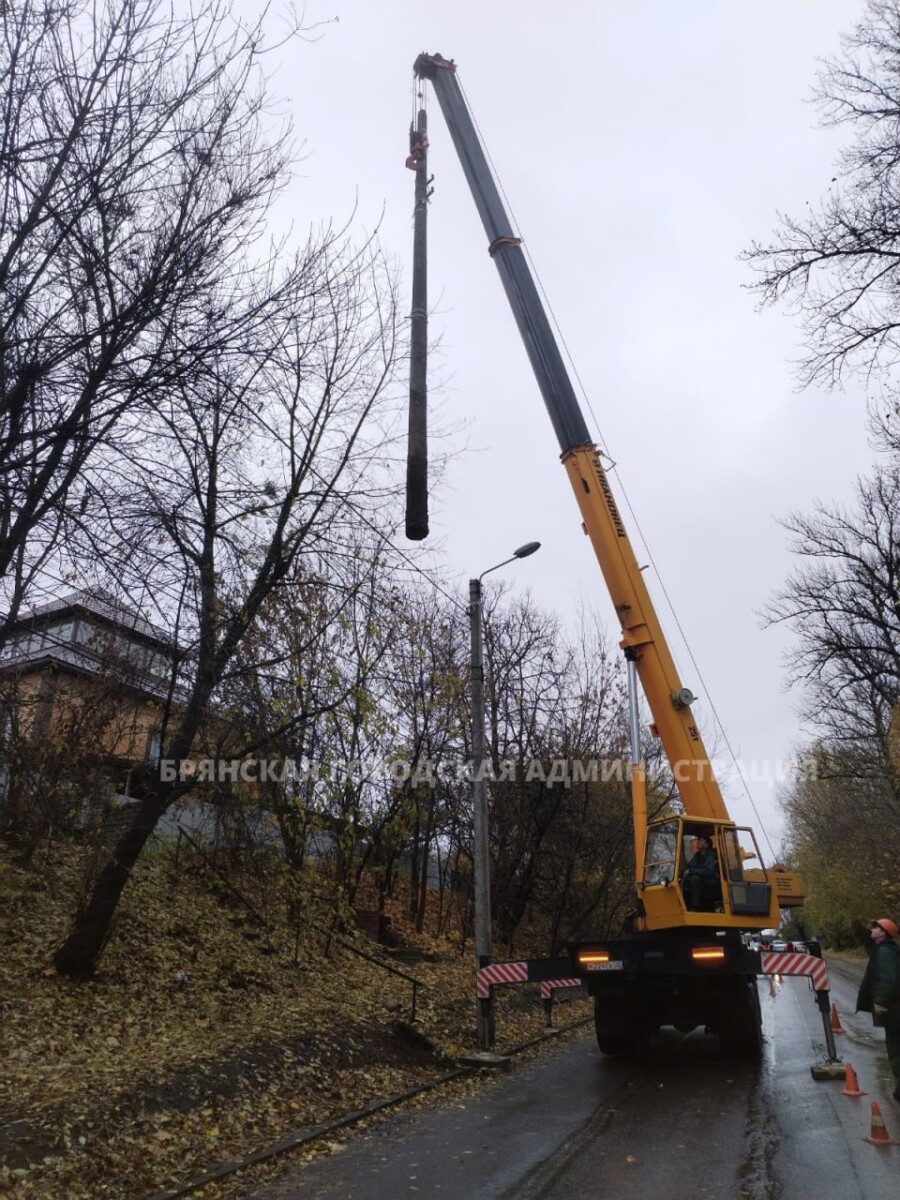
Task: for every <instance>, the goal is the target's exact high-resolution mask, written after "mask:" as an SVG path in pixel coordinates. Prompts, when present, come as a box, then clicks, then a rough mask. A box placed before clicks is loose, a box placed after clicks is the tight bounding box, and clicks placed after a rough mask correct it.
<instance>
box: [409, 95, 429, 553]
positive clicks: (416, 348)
mask: <svg viewBox="0 0 900 1200" xmlns="http://www.w3.org/2000/svg"><path fill="white" fill-rule="evenodd" d="M427 129H428V120H427V117H426V115H425V110H424V108H422V109H419V114H418V117H417V120H416V124H415V126H412V125H411V126H410V129H409V157H408V158H407V160H406V165H407V167H408V168H409V169H410V170H411V171H415V173H416V203H415V209H414V215H413V282H412V311H411V313H410V323H409V339H410V347H409V439H408V442H407V451H406V536H407V537H408V538H409V539H410V541H414V542H419V541H421V540H422V539H423V538H426V537H428V381H427V370H428V240H427V238H428V195H429V192H428V183H429V180H428V137H427Z"/></svg>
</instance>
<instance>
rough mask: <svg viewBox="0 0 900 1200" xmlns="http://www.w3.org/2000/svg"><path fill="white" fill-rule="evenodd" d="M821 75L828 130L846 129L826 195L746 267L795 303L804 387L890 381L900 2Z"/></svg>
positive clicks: (895, 307)
mask: <svg viewBox="0 0 900 1200" xmlns="http://www.w3.org/2000/svg"><path fill="white" fill-rule="evenodd" d="M841 40H842V49H841V53H840V54H839V55H837V56H835V57H834V58H832V59H830V60H828V61H826V62H825V64H824V65H823V68H822V71H821V72H820V76H819V82H818V86H817V89H816V92H815V99H816V100H817V102H818V105H819V108H820V111H821V113H822V122H823V124H824V125H825V126H830V127H839V128H840V127H846V128H847V129H848V130H849V131H851V133H852V135H853V140H852V142H850V144H849V145H848V146H847V147H846V148H845V149H844V150H843V152H842V154H841V156H840V158H839V160H838V163H837V167H836V174H835V176H834V178H833V179H832V180H831V185H830V187H829V189H828V191H827V194H826V195H825V196H824V198H823V199H822V200H820V201H819V202H818V203H817V204H815V205H810V206H809V207H808V209H807V211H806V212H805V213H804V214H803V215H802V216H782V217H781V221H780V226H779V228H778V230H777V233H776V234H775V235H774V236H773V237H772V239H771V240H769V241H767V242H762V243H754V244H753V245H752V246H751V248H750V250H749V251H748V252H747V254H746V256H745V257H746V259H747V260H748V261H749V262H750V263H751V264H752V265H753V266H754V267H755V268H757V269H758V271H759V272H760V278H759V281H758V283H757V284H756V285H755V286H756V289H757V291H758V293H759V295H760V296H761V298H762V301H763V303H766V304H771V303H774V302H776V301H778V300H782V299H784V300H787V301H789V302H792V303H793V305H794V307H795V309H796V310H797V311H798V312H799V313H801V314H802V316H803V319H804V324H805V328H806V331H807V334H808V341H807V355H806V359H805V362H804V364H803V371H802V379H803V381H804V382H807V383H808V382H811V381H813V380H815V381H819V382H827V383H834V382H836V381H837V380H838V379H840V378H841V376H842V374H843V372H844V371H845V369H847V368H861V369H863V370H864V371H865V372H866V373H867V374H868V373H871V372H874V371H877V370H883V371H890V370H892V369H893V368H894V367H895V366H896V364H897V358H898V352H900V72H898V68H897V64H898V58H900V0H869V3H868V5H867V7H866V10H865V13H864V15H863V16H862V18H861V19H860V20H859V21H858V23H857V24H856V26H855V28H854V29H853V31H852V32H851V33H850V34H848V35H846V36H845V37H843V38H842V39H841Z"/></svg>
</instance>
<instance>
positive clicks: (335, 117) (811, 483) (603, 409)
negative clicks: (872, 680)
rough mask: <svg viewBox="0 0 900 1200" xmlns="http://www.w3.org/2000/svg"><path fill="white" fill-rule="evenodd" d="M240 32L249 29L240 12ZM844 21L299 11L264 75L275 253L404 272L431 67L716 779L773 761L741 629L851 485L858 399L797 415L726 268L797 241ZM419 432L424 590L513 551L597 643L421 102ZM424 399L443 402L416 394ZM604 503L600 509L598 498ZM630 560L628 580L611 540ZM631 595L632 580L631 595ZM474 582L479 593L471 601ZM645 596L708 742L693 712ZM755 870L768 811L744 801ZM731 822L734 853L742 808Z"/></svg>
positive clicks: (516, 363)
mask: <svg viewBox="0 0 900 1200" xmlns="http://www.w3.org/2000/svg"><path fill="white" fill-rule="evenodd" d="M247 7H248V8H249V7H250V5H249V4H248V5H247ZM862 10H863V5H862V3H860V2H858V0H792V2H791V3H787V4H785V3H784V0H754V2H753V3H750V2H749V0H748V2H744V3H737V2H735V3H723V2H722V0H716V2H713V0H708V2H703V0H683V2H682V3H678V4H673V3H670V2H669V0H592V2H587V0H584V2H576V0H560V2H558V3H556V4H547V3H546V2H545V0H544V2H542V3H538V2H536V0H515V2H513V0H491V2H490V3H488V2H486V0H481V2H480V3H478V2H475V0H454V2H453V3H446V2H444V3H437V2H435V0H418V2H415V3H414V2H412V0H382V2H375V0H308V3H307V5H306V18H307V21H308V22H315V21H323V22H325V21H327V20H328V19H329V18H332V17H336V18H338V19H337V20H336V21H333V22H332V23H330V24H327V25H323V26H322V28H321V30H320V31H319V32H320V33H321V37H320V39H319V40H318V41H317V42H315V43H314V44H308V43H307V44H303V43H296V42H295V43H292V44H291V45H289V46H288V47H287V48H286V49H285V50H284V51H283V52H282V53H281V55H280V68H279V69H278V70H277V71H276V72H275V79H274V81H273V82H274V87H275V90H276V91H278V92H281V93H283V94H287V95H289V96H290V98H291V107H292V114H293V117H294V121H295V124H296V128H297V132H298V135H299V136H301V137H302V138H303V139H305V152H306V158H305V161H304V163H303V164H302V166H301V168H300V170H299V172H298V176H297V178H296V180H295V182H294V184H293V186H292V190H291V193H290V197H289V200H290V206H289V207H290V210H291V214H292V216H293V218H294V220H295V222H296V223H297V225H298V226H299V227H301V228H302V227H304V226H306V225H307V224H309V223H310V222H316V221H318V220H320V219H322V218H326V217H329V216H334V217H335V218H337V219H340V218H342V217H344V216H346V215H348V214H349V213H350V211H351V209H352V208H353V206H354V205H357V216H356V220H357V221H358V223H359V226H360V228H371V227H372V226H374V225H375V224H376V222H377V221H378V220H379V217H380V216H381V214H382V210H383V213H384V216H383V220H382V233H381V236H382V240H383V243H384V245H385V247H386V248H387V250H388V251H389V252H391V253H392V254H395V255H396V256H397V257H398V258H399V259H400V260H401V261H402V263H403V265H404V271H405V286H406V287H407V288H408V283H409V269H408V264H409V263H410V262H411V238H412V225H411V212H412V189H413V175H412V173H411V172H409V171H407V170H406V169H405V168H404V159H405V157H406V154H407V129H408V125H409V120H410V114H411V111H412V92H411V87H412V71H411V67H412V62H413V59H414V58H415V56H416V54H417V53H418V52H419V51H422V50H426V51H429V52H435V51H439V52H440V53H442V54H443V55H444V56H445V57H448V58H454V59H455V60H456V62H457V64H458V66H459V71H460V80H461V82H462V85H463V87H464V89H465V91H466V93H467V95H468V98H469V102H470V104H471V108H472V111H473V114H474V117H475V120H476V121H477V123H478V125H479V127H480V129H481V132H482V134H483V137H484V139H485V143H486V146H487V148H488V151H489V153H490V154H491V156H492V158H493V161H494V164H495V167H496V170H497V173H498V177H499V180H500V183H501V185H502V187H503V188H504V190H505V192H506V194H507V195H508V197H509V200H510V203H511V207H512V212H513V216H514V221H515V223H516V225H517V227H518V231H519V233H520V234H521V235H522V236H523V237H524V238H525V241H526V243H527V246H528V249H529V252H530V255H531V257H532V259H533V261H534V263H535V265H536V267H537V270H538V272H539V275H540V278H541V280H542V282H543V285H544V287H545V289H546V291H547V293H548V296H549V298H550V302H551V305H552V308H553V311H554V313H555V315H556V318H557V320H558V322H559V325H560V327H561V329H562V332H563V335H564V337H565V340H566V343H567V344H568V347H569V349H570V351H571V354H572V359H573V361H574V363H575V365H576V367H577V371H578V374H579V376H580V378H581V380H582V382H583V384H584V389H585V392H586V394H587V397H588V399H589V402H590V408H591V410H592V412H593V414H596V420H595V419H594V416H592V415H591V413H590V412H588V414H587V417H588V425H589V427H590V428H591V430H592V432H593V433H594V434H595V436H597V437H598V439H599V438H602V439H603V441H604V443H605V445H606V446H607V447H608V449H609V452H610V453H611V455H612V457H613V458H614V459H615V460H616V462H617V463H618V468H619V471H618V474H619V477H620V479H621V481H622V482H623V483H624V487H625V489H626V491H627V494H628V499H629V500H630V502H631V504H632V506H633V507H634V510H635V513H636V514H637V518H638V520H639V522H640V527H641V530H642V531H643V534H644V535H645V536H646V539H647V542H648V544H649V546H650V550H651V553H652V555H653V558H654V561H655V563H656V566H657V567H658V569H659V575H660V577H661V579H662V580H663V581H664V583H665V586H666V589H667V590H668V593H669V595H670V596H671V599H672V601H673V604H674V606H675V609H676V611H677V613H678V617H679V620H680V622H681V625H682V626H683V628H684V630H685V633H686V635H687V637H688V640H689V642H690V645H691V648H692V651H693V653H694V655H695V657H696V660H697V662H698V664H699V667H700V670H701V672H702V673H703V678H704V680H705V683H706V685H707V686H708V689H709V694H710V696H711V697H712V700H713V702H714V703H715V705H716V708H717V709H718V712H719V715H720V716H721V718H722V721H723V724H724V727H725V730H726V732H727V734H728V737H729V739H730V741H731V744H732V746H733V748H734V750H735V752H736V754H737V755H738V756H739V757H740V758H741V759H742V760H746V761H747V762H753V761H762V760H772V759H779V758H784V757H785V756H787V755H788V754H789V752H790V749H791V747H792V745H793V744H794V743H795V741H796V740H797V738H798V737H799V736H800V728H799V724H798V720H797V717H796V715H795V713H794V711H793V700H792V697H791V696H790V695H786V694H785V692H784V672H783V669H782V665H781V656H782V654H783V652H784V650H785V648H786V647H787V646H788V645H789V638H788V636H787V635H786V634H785V633H784V632H782V631H780V630H773V629H769V630H763V629H762V628H761V627H760V623H759V619H758V615H757V614H758V613H759V610H760V609H761V608H762V607H763V606H764V605H765V603H766V600H767V598H768V597H769V596H770V595H771V594H772V592H773V590H774V589H776V588H777V587H778V586H779V585H780V584H781V583H782V581H783V579H784V577H785V575H786V572H787V571H788V569H789V568H790V565H791V560H790V556H789V554H788V552H787V538H786V535H785V533H784V531H783V530H782V529H781V527H780V526H779V525H778V523H777V518H778V516H779V515H780V514H785V513H786V512H788V511H789V510H792V509H798V508H799V509H809V508H810V507H812V506H813V505H814V504H815V503H816V501H817V499H821V500H824V501H828V502H833V501H840V500H843V499H847V498H849V497H850V495H851V489H852V485H853V480H854V478H855V477H856V475H857V474H859V473H860V472H864V471H866V470H867V469H868V466H869V464H870V463H871V461H872V455H871V452H870V451H869V449H868V446H867V442H866V432H865V397H864V395H863V393H862V391H861V390H852V389H848V390H847V391H845V392H840V393H834V394H828V393H824V392H822V391H821V390H809V391H806V392H803V393H799V394H798V393H797V391H796V389H795V386H794V380H793V373H792V367H791V362H792V360H794V359H796V358H797V356H798V353H799V346H800V340H801V339H800V331H799V328H798V326H797V324H796V322H795V321H794V320H793V319H792V318H791V316H790V315H789V314H787V313H785V312H784V311H777V312H768V313H766V314H763V315H759V314H757V313H756V311H755V303H754V299H753V297H752V296H751V295H750V294H749V293H748V292H747V291H746V290H744V289H743V288H742V285H744V284H746V283H747V282H748V281H749V279H750V274H749V271H748V268H747V267H745V266H744V265H742V264H741V263H740V262H739V261H738V255H739V254H740V252H741V251H742V250H743V249H746V248H747V247H748V245H749V243H750V241H751V239H753V238H754V237H756V238H762V239H764V238H765V237H766V236H767V235H768V234H769V232H770V231H771V229H772V227H773V225H774V222H775V214H776V210H778V209H781V210H784V211H787V212H795V213H799V212H801V211H802V209H803V207H804V205H805V204H806V203H807V202H813V203H814V202H815V201H816V200H817V198H818V197H819V196H820V195H821V194H822V193H823V191H824V190H825V188H826V187H827V185H828V183H829V181H830V179H831V177H832V175H833V174H834V171H833V169H832V166H833V160H834V155H835V150H836V148H837V145H838V144H839V143H838V141H837V140H836V137H835V135H834V134H833V133H826V132H823V131H821V130H819V129H818V128H817V113H816V110H815V109H814V107H813V106H812V104H811V103H810V102H809V96H810V89H811V85H812V82H813V80H814V78H815V73H816V59H817V57H821V56H823V55H827V54H831V53H833V52H834V51H836V50H837V48H838V34H839V32H840V31H846V30H848V29H849V28H850V26H851V25H852V23H853V21H854V19H855V18H856V17H857V16H858V15H859V14H860V13H861V12H862ZM429 118H430V120H429V131H430V141H431V149H430V159H429V167H430V170H431V171H432V172H433V173H434V176H435V184H434V188H435V191H434V197H433V201H432V205H431V211H430V225H429V238H430V254H429V257H430V300H431V305H432V307H433V309H434V310H435V311H433V313H432V317H431V322H430V333H431V336H432V338H439V339H440V349H439V352H438V353H437V354H435V355H434V357H433V359H432V366H431V382H432V393H431V403H432V407H433V417H432V419H433V420H434V421H436V422H439V423H440V422H443V423H444V424H459V423H460V422H461V423H463V426H464V429H463V431H462V432H460V433H459V434H458V435H456V436H455V438H454V440H453V442H452V446H454V447H457V448H458V447H464V446H465V447H467V449H466V450H465V452H464V453H460V454H459V455H458V456H457V457H456V458H455V459H454V460H453V461H452V463H451V465H450V468H449V473H448V478H447V480H446V481H445V483H444V485H443V486H442V487H441V489H440V491H438V492H435V493H433V494H432V499H431V505H432V529H433V532H434V535H435V537H436V538H437V539H438V540H439V541H441V542H442V544H443V547H444V551H445V554H446V561H447V562H448V564H449V571H450V577H451V578H454V579H457V580H458V581H459V583H460V585H461V586H462V585H463V584H464V582H465V580H466V579H467V578H468V577H469V576H470V575H472V574H478V573H480V572H481V571H482V570H484V569H485V568H486V567H488V566H490V565H491V564H493V563H495V562H497V561H499V560H500V559H502V558H504V557H505V556H506V555H507V554H508V553H509V552H510V551H511V550H512V549H513V548H514V547H515V546H517V545H519V544H521V543H522V542H525V541H529V540H532V539H537V540H539V541H541V542H542V543H543V548H542V550H541V551H540V553H539V555H537V556H535V557H533V558H531V559H528V560H527V561H524V562H521V563H518V564H516V565H515V566H514V567H510V568H508V570H507V573H506V575H507V578H508V579H510V581H515V584H516V586H521V587H525V586H527V587H529V588H530V589H531V591H532V593H533V595H534V597H535V599H536V600H537V601H538V602H539V603H540V604H541V605H543V606H546V607H547V608H551V609H554V610H556V611H557V612H559V613H560V614H561V615H562V616H563V617H565V618H567V619H568V618H571V617H572V616H573V614H574V613H575V611H576V609H577V606H578V604H579V603H581V602H587V603H589V604H590V606H591V607H593V608H595V609H596V610H597V611H598V612H599V613H600V614H601V615H602V616H603V617H604V618H606V619H607V621H608V625H609V629H610V632H611V634H612V635H615V636H616V640H617V628H616V623H615V620H614V617H613V614H612V611H611V606H610V603H609V600H608V597H607V594H606V592H605V588H604V585H603V581H602V577H601V575H600V572H599V569H598V567H597V565H596V563H595V561H594V558H593V554H592V552H591V549H590V546H589V544H588V542H587V540H586V539H585V538H584V536H583V534H582V532H581V527H580V520H579V516H578V512H577V509H576V507H575V501H574V499H573V497H572V496H571V493H570V490H569V485H568V482H567V480H566V477H565V474H564V471H563V469H562V467H561V466H560V465H559V462H558V455H557V447H556V441H555V438H554V436H553V433H552V430H551V427H550V423H549V420H548V418H547V415H546V413H545V410H544V407H543V404H542V402H541V399H540V396H539V393H538V391H537V387H536V385H535V383H534V381H533V379H532V376H531V373H530V369H529V367H528V364H527V361H526V358H525V354H524V351H523V349H522V347H521V345H520V343H519V340H518V334H517V332H516V329H515V326H514V323H513V320H512V317H511V315H510V313H509V311H508V309H507V306H506V302H505V299H504V297H503V293H502V290H501V287H500V283H499V280H498V278H497V276H496V271H495V268H494V267H493V265H492V263H491V261H490V259H489V257H488V255H487V254H486V252H485V238H484V234H483V232H482V230H481V227H480V223H479V221H478V218H477V215H476V212H475V208H474V205H473V203H472V201H471V199H470V197H469V194H468V192H467V189H466V186H465V183H464V181H463V179H462V174H461V171H460V169H459V166H458V163H457V161H456V157H455V154H454V151H453V149H452V145H451V143H450V139H449V136H448V135H447V133H446V130H445V127H444V125H443V121H442V118H441V116H440V112H439V109H438V105H437V102H436V101H435V100H434V98H433V97H432V98H431V101H430V103H429ZM438 383H440V385H441V386H440V388H439V389H438V387H437V385H438ZM616 486H617V487H619V484H618V482H617V483H616ZM629 528H630V531H631V533H632V536H633V538H634V540H635V543H636V548H637V553H638V557H639V559H640V560H641V561H642V562H643V561H646V553H645V551H644V550H643V549H642V547H641V541H640V538H639V536H638V533H637V530H636V529H635V527H634V522H633V520H631V518H630V517H629ZM649 574H650V573H649V572H648V575H649ZM497 578H498V576H493V577H492V579H497ZM649 582H650V584H651V588H652V589H653V590H654V595H655V596H656V598H657V600H658V603H659V608H660V614H661V617H662V621H663V625H664V627H665V628H666V630H667V633H668V634H669V636H670V639H671V642H672V648H673V651H674V653H675V656H676V660H677V662H678V664H679V668H680V670H681V673H682V676H683V679H684V683H685V684H686V685H687V686H689V687H690V688H691V689H692V690H693V691H694V692H695V693H697V694H698V695H699V696H700V700H699V702H698V704H697V705H696V706H695V711H696V713H697V714H698V715H699V716H700V717H701V718H702V720H703V723H704V728H705V730H706V736H707V739H708V741H712V740H713V737H714V732H713V726H712V719H711V714H710V704H709V698H708V696H707V695H706V693H705V690H704V688H703V686H702V684H701V682H700V680H699V679H698V678H697V674H696V672H695V670H694V668H693V666H692V665H691V663H690V661H689V659H688V656H687V653H686V651H685V649H684V646H683V644H682V643H681V641H680V639H679V638H678V636H677V631H676V628H675V624H674V621H673V618H672V616H671V614H670V613H669V611H668V609H667V606H666V604H665V603H664V602H663V600H662V597H661V596H660V593H659V588H658V586H657V580H655V579H653V578H651V579H650V580H649ZM751 791H752V792H753V794H754V797H755V799H756V801H757V804H758V806H759V808H760V811H761V813H762V815H763V817H764V823H765V826H766V829H767V831H768V833H769V836H770V838H772V840H773V841H775V840H776V839H777V837H778V836H779V834H780V829H781V820H780V815H779V814H778V813H777V811H776V808H775V805H774V803H773V794H774V788H773V785H772V784H770V783H767V782H765V781H759V782H755V783H751ZM727 793H728V797H729V802H730V804H731V809H732V815H733V816H734V817H736V818H737V819H739V820H741V821H748V822H749V823H751V824H754V825H755V824H757V821H756V819H755V817H754V816H753V814H752V811H751V809H750V806H749V803H748V802H747V800H746V797H745V795H744V793H743V791H742V789H741V788H739V787H737V786H730V787H728V789H727Z"/></svg>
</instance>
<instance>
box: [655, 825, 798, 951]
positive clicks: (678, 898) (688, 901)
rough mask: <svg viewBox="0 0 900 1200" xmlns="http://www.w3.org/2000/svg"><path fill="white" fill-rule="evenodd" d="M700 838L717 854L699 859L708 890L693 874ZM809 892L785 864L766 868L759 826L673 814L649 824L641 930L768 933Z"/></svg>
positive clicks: (704, 882)
mask: <svg viewBox="0 0 900 1200" xmlns="http://www.w3.org/2000/svg"><path fill="white" fill-rule="evenodd" d="M700 838H706V839H707V841H708V844H709V848H710V850H711V852H712V854H711V855H709V854H704V855H703V857H702V859H701V860H694V861H695V862H697V861H699V862H700V865H701V867H702V868H703V870H704V875H703V878H702V886H700V887H698V886H696V885H695V886H694V887H693V888H691V886H690V883H689V881H687V880H685V872H686V871H688V870H689V869H690V868H689V864H690V863H691V861H692V859H694V855H695V853H696V852H697V850H698V839H700ZM699 845H702V843H699ZM802 890H803V889H802V883H801V881H800V879H799V876H797V875H795V874H794V873H793V872H791V871H788V870H787V869H786V868H785V867H782V866H780V865H777V864H776V865H773V866H772V867H770V868H769V869H768V870H767V869H766V868H765V867H764V866H763V860H762V855H761V854H760V851H759V846H758V845H757V843H756V838H755V837H754V834H753V830H752V829H749V828H747V827H745V826H740V825H734V824H732V823H731V822H730V821H716V820H707V819H702V820H701V819H698V818H696V817H694V818H692V817H689V816H687V815H684V814H682V815H680V816H671V817H666V818H663V819H661V820H658V821H654V822H652V823H651V824H649V825H648V826H647V837H646V843H645V846H644V857H643V871H642V873H641V875H640V877H639V879H638V894H639V907H638V913H639V916H638V921H637V925H638V927H639V928H641V927H642V928H644V929H648V930H652V929H672V928H677V927H679V926H690V927H704V926H710V927H715V928H717V929H722V928H734V929H766V928H769V927H770V926H772V925H776V926H777V925H778V924H779V922H780V920H781V916H780V910H781V909H782V908H786V907H791V906H792V905H796V904H799V903H801V902H802Z"/></svg>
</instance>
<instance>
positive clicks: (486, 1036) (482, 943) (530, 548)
mask: <svg viewBox="0 0 900 1200" xmlns="http://www.w3.org/2000/svg"><path fill="white" fill-rule="evenodd" d="M540 548H541V543H540V542H527V543H526V544H525V545H524V546H520V547H519V548H518V550H515V551H514V552H513V555H512V558H506V559H504V560H503V562H500V563H497V565H496V566H494V567H488V569H487V570H486V571H482V572H481V574H480V575H479V576H478V578H477V579H470V580H469V632H470V641H471V664H470V673H471V678H472V684H471V688H472V806H473V810H474V818H475V820H474V854H473V869H474V874H475V958H476V963H477V966H478V967H486V966H488V965H489V964H490V963H491V961H492V959H493V937H492V933H491V854H490V825H489V820H488V805H487V789H486V787H485V783H484V657H483V653H482V643H481V629H482V592H481V581H482V579H483V578H484V577H485V575H489V574H490V573H491V571H497V570H499V568H500V567H505V566H506V565H507V563H511V562H513V560H514V559H517V558H527V557H528V556H529V555H530V554H534V553H535V551H536V550H539V549H540ZM493 1044H494V1004H493V996H492V995H490V994H489V995H488V997H487V999H484V1000H479V1001H478V1045H479V1048H480V1049H482V1050H490V1049H491V1047H492V1046H493Z"/></svg>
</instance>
